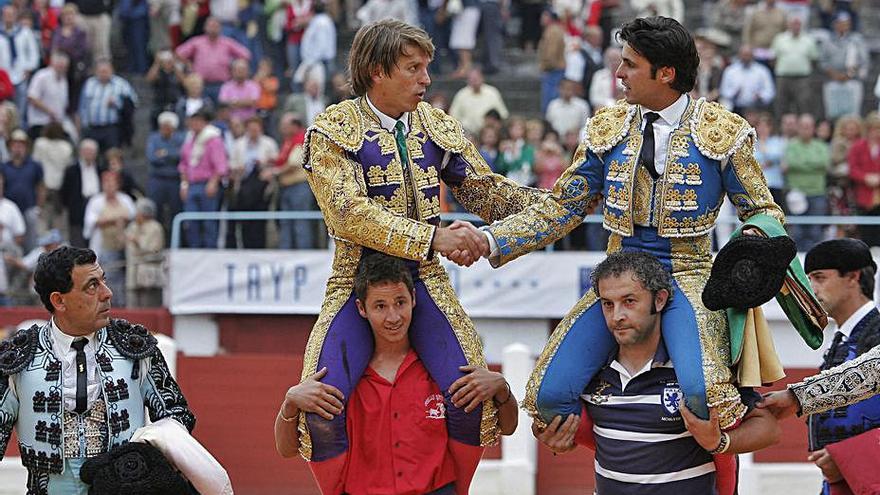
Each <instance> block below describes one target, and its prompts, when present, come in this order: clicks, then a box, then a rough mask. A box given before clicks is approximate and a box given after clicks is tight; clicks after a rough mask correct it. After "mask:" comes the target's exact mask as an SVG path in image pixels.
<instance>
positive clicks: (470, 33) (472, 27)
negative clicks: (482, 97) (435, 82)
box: [446, 0, 480, 79]
mask: <svg viewBox="0 0 880 495" xmlns="http://www.w3.org/2000/svg"><path fill="white" fill-rule="evenodd" d="M459 4H460V5H461V10H460V11H458V12H450V11H449V2H448V1H447V2H446V9H447V10H446V12H447V13H448V14H451V15H452V26H451V31H450V33H449V49H450V50H455V51H456V53H457V54H458V67H456V69H455V72H453V73H452V75H451V76H450V77H452V78H454V79H463V78H465V77H467V76H468V74H469V72H470V70H471V66H472V65H473V56H474V55H473V51H474V47H475V46H477V29H478V28H479V26H480V7H479V2H478V0H461V2H459Z"/></svg>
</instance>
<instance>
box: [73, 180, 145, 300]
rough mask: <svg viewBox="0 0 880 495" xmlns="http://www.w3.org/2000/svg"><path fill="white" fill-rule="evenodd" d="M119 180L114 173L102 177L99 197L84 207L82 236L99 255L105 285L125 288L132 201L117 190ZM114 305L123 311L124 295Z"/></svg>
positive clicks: (117, 296)
mask: <svg viewBox="0 0 880 495" xmlns="http://www.w3.org/2000/svg"><path fill="white" fill-rule="evenodd" d="M120 182H121V177H120V176H119V174H118V173H116V172H111V171H110V170H105V171H104V172H102V173H101V193H100V194H96V195H94V196H92V197H91V198H90V199H89V202H88V203H87V204H86V211H85V217H84V218H83V235H84V236H85V237H87V238H88V239H89V249H91V250H92V251H94V252H95V253H97V254H98V258H99V259H100V260H101V266H102V267H103V268H104V274H105V275H106V277H107V284H108V285H113V287H125V227H126V226H128V222H130V221H131V220H133V219H134V214H135V210H134V200H133V199H132V198H131V196H129V195H128V194H125V193H124V192H122V191H120V190H119V186H120ZM113 304H114V305H115V306H117V307H125V291H124V290H117V291H116V292H114V294H113Z"/></svg>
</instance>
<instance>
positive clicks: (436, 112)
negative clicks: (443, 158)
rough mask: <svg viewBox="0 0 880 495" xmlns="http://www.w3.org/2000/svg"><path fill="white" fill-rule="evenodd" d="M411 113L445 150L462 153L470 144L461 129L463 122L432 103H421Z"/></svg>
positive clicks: (418, 123) (417, 123)
mask: <svg viewBox="0 0 880 495" xmlns="http://www.w3.org/2000/svg"><path fill="white" fill-rule="evenodd" d="M410 115H412V116H414V120H415V121H416V122H415V124H416V125H420V126H424V129H425V132H427V133H428V137H429V138H430V139H431V141H433V142H434V144H436V145H437V146H440V148H442V149H443V150H444V151H451V152H453V153H461V152H462V151H464V150H465V148H466V147H467V145H468V144H470V141H468V140H467V138H466V137H465V135H464V131H462V129H461V124H460V123H459V122H458V121H457V120H455V119H454V118H452V117H450V116H449V115H446V113H445V112H443V110H440V109H439V108H434V107H433V106H431V104H430V103H427V102H421V103H419V106H418V108H417V109H416V111H415V112H413V113H412V114H410Z"/></svg>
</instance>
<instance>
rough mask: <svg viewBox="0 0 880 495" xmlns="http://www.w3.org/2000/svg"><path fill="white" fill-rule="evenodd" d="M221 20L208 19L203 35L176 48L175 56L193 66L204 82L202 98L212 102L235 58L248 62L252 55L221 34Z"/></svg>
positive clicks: (228, 76) (215, 99) (227, 75)
mask: <svg viewBox="0 0 880 495" xmlns="http://www.w3.org/2000/svg"><path fill="white" fill-rule="evenodd" d="M220 29H221V26H220V21H218V20H217V19H215V18H213V17H209V18H208V20H206V21H205V34H203V35H201V36H196V37H194V38H191V39H190V40H189V41H187V42H186V43H184V44H182V45H180V46H178V47H177V50H176V51H175V53H176V54H177V56H178V57H180V58H181V59H182V60H183V61H185V62H186V63H188V64H190V65H191V66H192V70H193V71H194V72H196V73H197V74H198V75H200V76H202V79H203V80H204V81H205V95H206V96H208V97H210V98H211V99H212V100H213V101H214V102H215V103H216V102H217V101H218V100H217V98H218V96H219V93H220V86H221V85H223V83H225V82H226V81H229V78H230V66H231V64H232V61H233V60H235V59H239V58H243V59H245V60H250V58H251V52H250V50H248V49H247V48H245V47H244V46H243V45H241V44H240V43H239V42H237V41H235V40H233V39H232V38H228V37H226V36H222V35H221V34H220Z"/></svg>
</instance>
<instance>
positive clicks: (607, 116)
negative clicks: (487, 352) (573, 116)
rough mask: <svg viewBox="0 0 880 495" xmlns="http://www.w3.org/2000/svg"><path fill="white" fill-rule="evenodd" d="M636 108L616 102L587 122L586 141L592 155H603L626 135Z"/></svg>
mask: <svg viewBox="0 0 880 495" xmlns="http://www.w3.org/2000/svg"><path fill="white" fill-rule="evenodd" d="M635 110H636V107H635V106H630V105H628V104H626V102H623V101H621V102H618V103H617V104H615V105H612V106H609V107H605V108H603V109H601V110H599V111H598V112H596V114H595V115H594V116H593V117H592V118H591V119H590V120H589V121H587V126H586V130H587V133H586V139H587V142H588V143H589V148H590V149H591V150H592V151H593V152H594V153H604V152H606V151H608V150H610V149H611V148H613V147H614V146H615V145H617V143H619V142H620V140H621V139H623V137H624V136H625V135H626V133H627V129H628V128H629V123H630V121H631V120H632V116H633V114H635Z"/></svg>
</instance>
